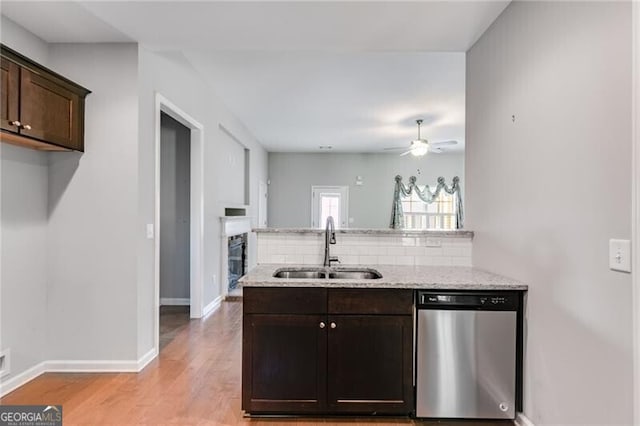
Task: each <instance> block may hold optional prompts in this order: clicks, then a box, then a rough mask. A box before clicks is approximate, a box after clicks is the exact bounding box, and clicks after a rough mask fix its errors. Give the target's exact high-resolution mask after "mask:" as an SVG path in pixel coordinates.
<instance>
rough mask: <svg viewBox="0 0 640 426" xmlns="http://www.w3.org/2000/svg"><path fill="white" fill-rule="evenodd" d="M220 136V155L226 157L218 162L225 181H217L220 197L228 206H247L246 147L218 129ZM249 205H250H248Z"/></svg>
mask: <svg viewBox="0 0 640 426" xmlns="http://www.w3.org/2000/svg"><path fill="white" fill-rule="evenodd" d="M215 131H217V132H218V134H219V136H220V139H219V141H220V146H219V147H218V149H219V151H220V154H219V155H221V156H222V155H223V156H225V157H224V158H221V160H222V161H219V162H218V167H219V170H218V173H219V175H220V176H224V179H216V185H217V187H218V194H219V195H218V197H219V198H220V201H222V202H223V203H225V204H226V205H227V206H240V205H244V204H245V185H244V182H245V158H244V146H243V145H241V144H240V143H239V142H238V141H236V140H234V139H233V138H232V137H231V136H229V135H228V134H227V133H226V132H224V131H223V130H221V129H216V130H215ZM247 204H248V203H247Z"/></svg>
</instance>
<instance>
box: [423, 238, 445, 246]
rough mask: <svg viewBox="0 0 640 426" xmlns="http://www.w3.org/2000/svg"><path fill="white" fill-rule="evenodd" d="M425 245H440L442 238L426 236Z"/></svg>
mask: <svg viewBox="0 0 640 426" xmlns="http://www.w3.org/2000/svg"><path fill="white" fill-rule="evenodd" d="M426 246H427V247H442V240H441V239H440V238H427V243H426Z"/></svg>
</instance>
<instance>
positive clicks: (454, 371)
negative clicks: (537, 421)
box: [416, 291, 521, 419]
mask: <svg viewBox="0 0 640 426" xmlns="http://www.w3.org/2000/svg"><path fill="white" fill-rule="evenodd" d="M519 306H520V297H519V295H518V293H517V292H484V293H482V292H444V291H442V292H438V291H418V292H417V299H416V309H417V341H416V417H429V418H469V419H513V418H515V413H516V408H517V407H516V404H517V398H518V397H519V395H517V389H518V386H519V383H516V382H517V381H519V380H520V377H519V374H518V373H517V370H518V368H519V365H518V364H519V363H518V362H517V359H518V356H519V354H520V352H521V347H519V346H518V335H517V329H518V325H519V319H518V307H519ZM517 376H518V377H517Z"/></svg>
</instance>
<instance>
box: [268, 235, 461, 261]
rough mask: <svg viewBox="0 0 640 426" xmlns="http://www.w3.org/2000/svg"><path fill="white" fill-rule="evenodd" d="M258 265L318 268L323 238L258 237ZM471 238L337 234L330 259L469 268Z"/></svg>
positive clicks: (312, 236) (308, 236)
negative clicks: (336, 257) (313, 266)
mask: <svg viewBox="0 0 640 426" xmlns="http://www.w3.org/2000/svg"><path fill="white" fill-rule="evenodd" d="M257 236H258V263H259V264H265V263H284V264H303V265H319V264H322V261H323V259H324V235H319V234H300V233H291V234H286V233H272V234H271V233H258V234H257ZM471 248H472V242H471V237H424V236H421V237H416V236H398V235H394V236H389V235H380V234H378V235H376V234H373V235H367V234H336V244H335V245H332V246H331V255H332V256H338V259H339V260H340V262H341V263H342V264H347V265H453V266H471Z"/></svg>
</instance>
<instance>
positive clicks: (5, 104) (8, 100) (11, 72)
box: [0, 58, 20, 133]
mask: <svg viewBox="0 0 640 426" xmlns="http://www.w3.org/2000/svg"><path fill="white" fill-rule="evenodd" d="M19 90H20V67H19V66H18V65H17V64H15V63H14V62H11V61H10V60H8V59H5V58H2V87H0V93H1V94H2V105H0V110H1V113H0V127H1V128H2V129H3V130H8V131H11V132H15V133H18V131H19V130H20V129H19V127H18V125H17V124H16V123H15V122H16V121H18V114H19V111H18V105H19V103H20V101H19V97H20V93H19Z"/></svg>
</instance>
